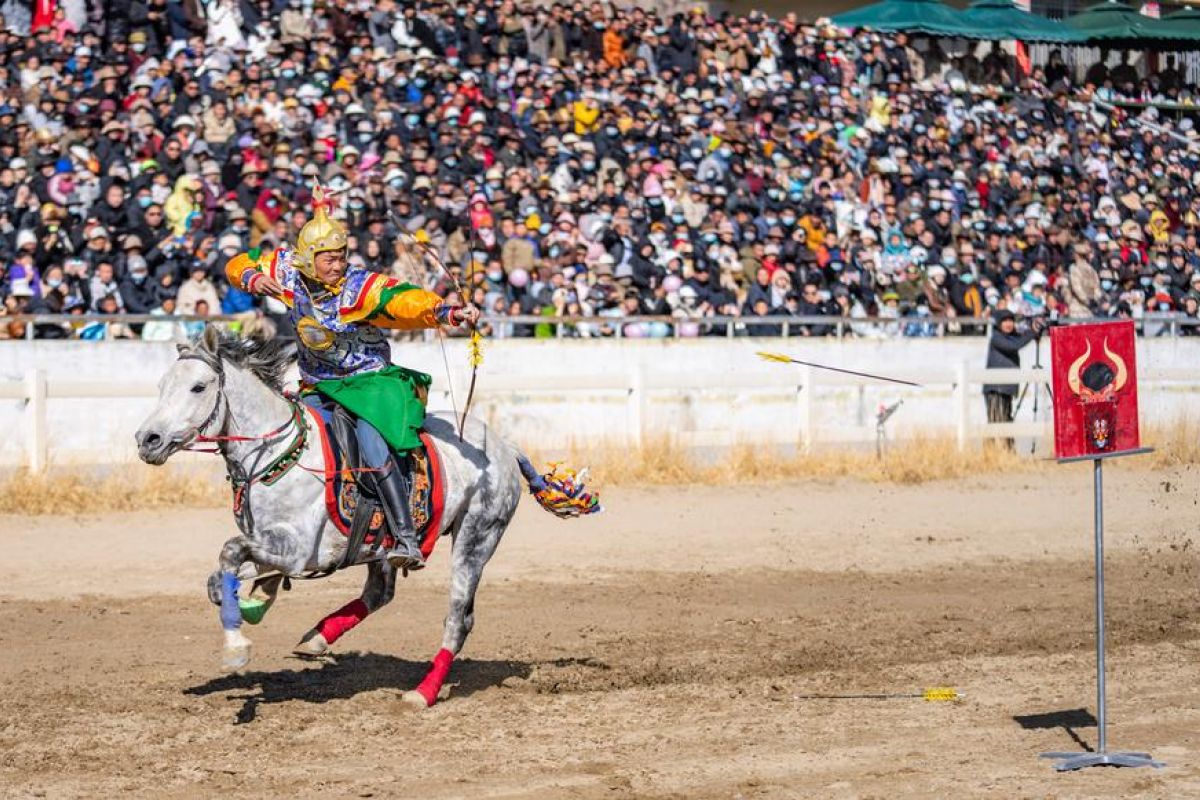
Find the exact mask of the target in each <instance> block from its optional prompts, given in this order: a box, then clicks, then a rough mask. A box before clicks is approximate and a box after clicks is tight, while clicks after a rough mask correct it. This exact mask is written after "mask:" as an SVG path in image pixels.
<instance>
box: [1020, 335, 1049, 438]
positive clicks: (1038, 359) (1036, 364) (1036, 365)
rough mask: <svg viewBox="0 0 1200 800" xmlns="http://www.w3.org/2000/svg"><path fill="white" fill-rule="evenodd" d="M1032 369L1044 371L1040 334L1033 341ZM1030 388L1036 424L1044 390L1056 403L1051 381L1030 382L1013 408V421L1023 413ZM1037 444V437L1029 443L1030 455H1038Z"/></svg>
mask: <svg viewBox="0 0 1200 800" xmlns="http://www.w3.org/2000/svg"><path fill="white" fill-rule="evenodd" d="M1031 369H1036V370H1042V337H1041V334H1038V337H1037V338H1036V339H1034V340H1033V366H1032V367H1031ZM1030 386H1033V421H1034V422H1037V421H1038V411H1039V406H1040V404H1041V396H1042V389H1045V390H1046V397H1048V398H1049V399H1050V401H1051V402H1054V393H1053V390H1052V389H1051V388H1050V382H1049V381H1044V380H1037V381H1030V382H1029V383H1026V384H1025V385H1024V386H1022V387H1021V393H1020V394H1019V395H1017V404H1016V405H1015V406H1013V419H1014V420H1015V419H1016V418H1017V414H1019V413H1021V406H1022V404H1024V402H1025V397H1026V396H1027V395H1028V394H1029V387H1030ZM1037 443H1038V440H1037V437H1036V436H1035V437H1034V438H1033V441H1031V442H1030V443H1029V454H1030V455H1034V454H1035V453H1037Z"/></svg>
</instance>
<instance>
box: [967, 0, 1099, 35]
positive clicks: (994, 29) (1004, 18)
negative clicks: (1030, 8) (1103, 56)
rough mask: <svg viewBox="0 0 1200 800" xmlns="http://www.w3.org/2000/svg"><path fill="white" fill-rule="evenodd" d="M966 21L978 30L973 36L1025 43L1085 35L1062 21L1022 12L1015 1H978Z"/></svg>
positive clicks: (972, 4)
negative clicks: (1015, 40)
mask: <svg viewBox="0 0 1200 800" xmlns="http://www.w3.org/2000/svg"><path fill="white" fill-rule="evenodd" d="M961 19H962V22H963V23H964V24H965V25H966V26H967V27H970V28H974V29H975V30H976V31H977V32H978V33H977V34H976V35H973V36H971V37H970V38H972V39H1017V40H1018V41H1022V42H1060V43H1064V44H1069V43H1077V42H1082V41H1083V40H1084V38H1085V37H1084V36H1083V35H1082V34H1081V33H1080V32H1079V31H1077V30H1075V29H1074V28H1071V27H1069V26H1067V25H1064V24H1063V23H1062V22H1059V21H1057V20H1053V19H1047V18H1046V17H1041V16H1038V15H1037V14H1030V13H1029V12H1027V11H1022V10H1021V9H1020V8H1018V7H1017V6H1016V5H1014V3H1013V0H974V2H973V3H971V5H970V6H969V7H968V8H967V9H966V10H965V11H963V12H962V16H961Z"/></svg>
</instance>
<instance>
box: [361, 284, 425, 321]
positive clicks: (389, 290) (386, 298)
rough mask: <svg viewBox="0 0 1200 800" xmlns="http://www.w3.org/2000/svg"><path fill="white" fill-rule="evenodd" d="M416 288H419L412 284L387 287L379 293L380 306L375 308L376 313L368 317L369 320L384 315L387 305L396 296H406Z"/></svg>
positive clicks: (373, 312)
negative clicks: (405, 294)
mask: <svg viewBox="0 0 1200 800" xmlns="http://www.w3.org/2000/svg"><path fill="white" fill-rule="evenodd" d="M416 288H417V287H416V286H413V285H412V284H411V283H398V284H396V285H395V286H388V287H385V288H384V289H383V290H382V291H381V292H380V293H379V305H378V306H376V307H375V310H374V311H372V312H371V313H370V314H368V315H367V319H368V320H372V319H375V318H376V317H378V316H379V315H380V314H383V313H384V312H385V311H386V310H387V304H388V303H390V302H392V299H393V298H394V297H395V296H396V295H398V294H404V293H405V292H411V291H412V290H413V289H416Z"/></svg>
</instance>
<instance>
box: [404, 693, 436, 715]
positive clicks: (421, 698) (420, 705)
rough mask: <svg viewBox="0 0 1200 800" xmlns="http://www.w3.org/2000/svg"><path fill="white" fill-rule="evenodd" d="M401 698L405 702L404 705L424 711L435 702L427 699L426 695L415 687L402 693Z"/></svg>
mask: <svg viewBox="0 0 1200 800" xmlns="http://www.w3.org/2000/svg"><path fill="white" fill-rule="evenodd" d="M400 700H401V702H403V703H404V705H406V706H408V707H409V708H411V709H413V710H414V711H424V710H425V709H427V708H429V707H430V706H432V705H433V703H431V702H429V701H428V700H426V699H425V695H423V694H421V693H420V692H418V691H416V690H415V689H410V690H409V691H407V692H405V693H404V694H402V695H400Z"/></svg>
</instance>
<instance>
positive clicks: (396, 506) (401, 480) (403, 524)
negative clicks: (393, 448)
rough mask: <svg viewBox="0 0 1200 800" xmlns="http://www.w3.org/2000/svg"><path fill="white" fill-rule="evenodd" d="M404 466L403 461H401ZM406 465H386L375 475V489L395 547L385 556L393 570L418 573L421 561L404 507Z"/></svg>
mask: <svg viewBox="0 0 1200 800" xmlns="http://www.w3.org/2000/svg"><path fill="white" fill-rule="evenodd" d="M404 460H405V462H407V459H404ZM407 471H408V469H407V463H406V464H405V466H404V467H400V466H398V465H397V464H396V462H395V460H392V461H389V462H388V465H387V467H385V468H384V471H383V472H382V473H380V474H379V476H378V478H377V480H376V486H377V487H378V491H379V500H380V502H381V503H382V504H383V514H384V516H385V517H386V518H387V523H388V527H389V528H390V529H391V531H392V536H393V537H395V539H396V545H395V546H394V547H393V548H392V549H391V550H389V551H388V552H387V555H386V556H385V557H386V558H387V560H388V562H389V563H390V564H391V565H392V566H393V567H395V568H396V569H403V570H418V569H422V568H423V567H424V566H425V557H424V556H422V555H421V546H420V544H419V543H418V542H417V532H416V530H415V529H414V527H413V521H412V512H411V511H410V510H409V507H408V479H407V476H406V474H405V473H407Z"/></svg>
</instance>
